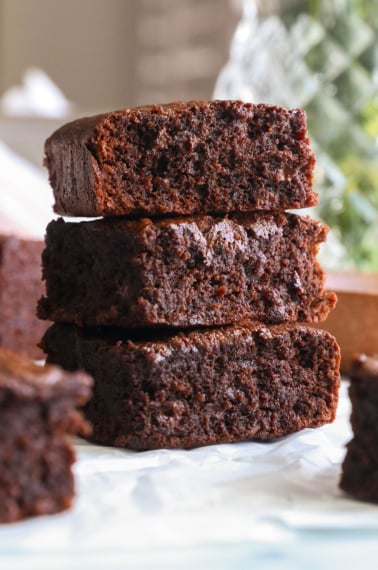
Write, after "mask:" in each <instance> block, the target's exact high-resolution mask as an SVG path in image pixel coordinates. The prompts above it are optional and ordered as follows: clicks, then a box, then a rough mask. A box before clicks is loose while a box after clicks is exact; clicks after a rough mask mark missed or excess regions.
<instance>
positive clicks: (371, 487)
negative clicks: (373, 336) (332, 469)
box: [340, 354, 378, 503]
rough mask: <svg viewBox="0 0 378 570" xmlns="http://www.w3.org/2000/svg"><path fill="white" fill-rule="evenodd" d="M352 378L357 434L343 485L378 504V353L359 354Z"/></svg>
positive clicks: (349, 456) (353, 423) (346, 458)
mask: <svg viewBox="0 0 378 570" xmlns="http://www.w3.org/2000/svg"><path fill="white" fill-rule="evenodd" d="M350 381H351V384H350V388H349V395H350V399H351V403H352V414H351V424H352V429H353V434H354V437H353V439H352V441H351V442H350V443H349V444H348V445H347V453H346V457H345V460H344V463H343V470H342V476H341V480H340V487H341V488H342V489H343V490H344V491H346V492H347V493H349V494H350V495H352V496H353V497H355V498H356V499H359V500H361V501H370V502H373V503H378V421H377V418H378V356H366V355H364V354H361V355H359V356H358V357H356V358H355V360H354V361H353V363H352V366H351V371H350Z"/></svg>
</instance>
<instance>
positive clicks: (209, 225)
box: [38, 212, 336, 327]
mask: <svg viewBox="0 0 378 570" xmlns="http://www.w3.org/2000/svg"><path fill="white" fill-rule="evenodd" d="M325 236H326V228H325V226H324V225H322V224H321V223H320V222H316V221H314V220H312V219H310V218H302V217H300V216H297V215H295V214H286V213H279V212H278V213H268V212H260V213H250V214H239V215H234V216H233V217H229V218H214V217H209V216H207V217H198V218H172V219H166V220H158V221H152V220H150V219H141V220H125V219H123V218H112V219H109V218H108V219H102V220H96V221H91V222H81V223H65V222H64V221H63V220H58V221H53V222H51V223H50V224H49V226H48V228H47V237H46V244H47V245H46V249H45V251H44V253H43V273H44V278H45V279H46V289H47V297H46V298H42V299H41V301H40V303H39V307H38V314H39V316H40V317H41V318H43V319H46V318H47V319H50V320H52V321H55V322H67V323H75V324H77V325H79V326H80V325H85V326H91V325H115V326H124V327H141V326H156V325H170V326H177V327H193V326H199V325H207V326H214V325H224V324H230V323H236V322H239V321H242V320H246V319H248V320H258V321H262V322H266V323H282V322H287V321H302V322H319V321H322V320H324V319H325V318H326V316H327V314H328V312H329V310H330V309H331V308H332V307H333V306H334V304H335V302H336V297H335V295H334V294H333V293H328V292H326V291H325V290H324V273H323V271H322V269H321V268H320V266H319V264H318V263H317V262H316V260H315V256H316V251H317V248H318V244H319V242H321V241H324V239H325ZM94 283H95V284H96V286H95V287H94V286H93V284H94Z"/></svg>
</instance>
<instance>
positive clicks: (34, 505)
mask: <svg viewBox="0 0 378 570" xmlns="http://www.w3.org/2000/svg"><path fill="white" fill-rule="evenodd" d="M91 384H92V381H91V379H90V378H89V377H88V375H87V374H85V373H83V372H78V373H67V372H64V371H63V370H61V369H60V368H58V367H57V366H46V367H42V366H38V365H37V364H35V363H34V361H31V360H29V359H27V358H25V357H20V355H16V354H15V353H13V352H10V351H8V350H4V349H1V350H0V416H1V422H0V523H4V522H14V521H17V520H21V519H24V518H27V517H30V516H36V515H45V514H52V513H56V512H59V511H61V510H64V509H67V508H68V507H70V505H71V503H72V499H73V496H74V479H73V475H72V472H71V465H72V463H73V462H74V460H75V455H74V451H73V448H72V445H71V444H70V442H69V441H68V438H67V436H68V435H76V434H81V435H84V434H87V435H88V433H89V431H90V430H89V425H88V423H87V422H86V421H85V420H84V418H83V416H82V414H81V413H80V412H79V411H78V410H76V406H82V405H83V404H84V403H85V402H87V400H88V398H89V397H90V393H91Z"/></svg>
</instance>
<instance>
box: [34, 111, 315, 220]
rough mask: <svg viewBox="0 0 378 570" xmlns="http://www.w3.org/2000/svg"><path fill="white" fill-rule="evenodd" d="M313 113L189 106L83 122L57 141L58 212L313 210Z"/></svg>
mask: <svg viewBox="0 0 378 570" xmlns="http://www.w3.org/2000/svg"><path fill="white" fill-rule="evenodd" d="M314 163H315V158H314V153H313V151H312V150H311V148H310V144H309V139H308V134H307V126H306V116H305V113H304V111H302V110H300V109H293V110H287V109H283V108H280V107H275V106H270V105H263V104H259V105H254V104H252V103H243V102H242V101H190V102H188V103H183V102H176V103H170V104H167V105H152V106H144V107H138V108H135V109H123V110H120V111H115V112H112V113H107V114H104V115H97V116H95V117H88V118H83V119H79V120H76V121H74V122H71V123H68V124H67V125H64V126H63V127H61V128H60V129H59V130H57V131H56V132H55V133H53V134H52V135H51V137H50V138H49V139H48V140H47V141H46V144H45V165H46V166H47V168H48V171H49V178H50V183H51V186H52V188H53V191H54V196H55V211H56V212H57V213H59V214H63V215H72V216H119V215H130V214H131V215H139V216H140V215H146V216H156V215H163V214H165V215H166V214H172V215H192V214H203V213H216V212H233V211H250V210H285V209H290V208H302V207H307V206H313V205H315V204H316V203H317V197H316V194H314V192H313V190H312V178H313V170H314Z"/></svg>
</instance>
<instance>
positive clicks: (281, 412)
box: [42, 324, 340, 450]
mask: <svg viewBox="0 0 378 570" xmlns="http://www.w3.org/2000/svg"><path fill="white" fill-rule="evenodd" d="M42 345H43V348H44V350H45V352H46V354H47V359H48V362H54V363H58V364H60V365H61V366H63V368H67V369H69V370H73V369H75V368H83V369H84V370H86V371H88V372H89V373H90V374H91V375H92V376H93V377H94V379H95V388H94V397H93V399H92V400H91V401H90V402H89V404H88V406H87V407H86V415H87V417H88V419H89V420H90V421H91V422H92V424H93V435H92V440H93V441H95V442H97V443H102V444H108V445H114V446H116V447H127V448H132V449H140V450H143V449H155V448H161V447H170V448H175V447H181V448H191V447H196V446H200V445H207V444H213V443H222V442H233V441H243V440H249V439H252V438H256V439H260V440H265V439H270V438H276V437H281V436H284V435H288V434H290V433H293V432H296V431H298V430H300V429H302V428H307V427H318V426H320V425H322V424H324V423H327V422H331V421H332V420H333V419H334V417H335V411H336V406H337V399H338V388H339V361H340V354H339V348H338V346H337V344H336V341H335V340H334V338H333V337H332V336H331V335H329V334H328V333H326V332H324V331H321V330H316V329H313V328H310V327H305V326H298V325H295V326H270V327H268V326H264V325H257V324H256V325H250V326H248V327H247V326H237V327H226V328H219V329H208V330H202V331H195V332H191V333H188V334H183V333H178V334H175V335H172V336H169V335H168V336H167V337H166V338H165V339H161V340H150V341H140V340H136V339H135V338H134V340H130V337H129V338H128V339H127V337H126V333H125V331H118V332H114V331H113V332H112V333H109V331H106V332H104V331H97V333H92V334H90V333H88V331H86V332H83V330H80V329H77V328H75V327H74V326H72V325H53V326H52V327H50V329H48V331H47V332H46V334H45V336H44V339H43V342H42Z"/></svg>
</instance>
